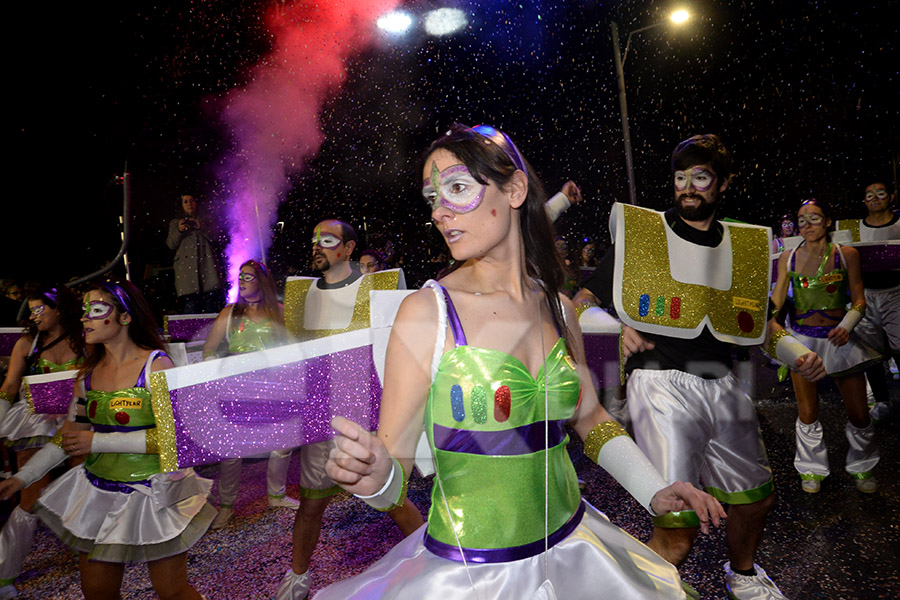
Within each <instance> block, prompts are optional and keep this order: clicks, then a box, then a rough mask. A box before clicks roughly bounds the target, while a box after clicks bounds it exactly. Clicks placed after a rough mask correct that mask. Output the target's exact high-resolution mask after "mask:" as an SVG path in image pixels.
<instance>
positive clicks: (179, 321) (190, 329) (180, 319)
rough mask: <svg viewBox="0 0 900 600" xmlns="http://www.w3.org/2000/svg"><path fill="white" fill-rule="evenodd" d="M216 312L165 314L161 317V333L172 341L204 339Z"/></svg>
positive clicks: (216, 315)
mask: <svg viewBox="0 0 900 600" xmlns="http://www.w3.org/2000/svg"><path fill="white" fill-rule="evenodd" d="M218 316H219V315H218V314H200V315H166V316H164V317H163V333H165V334H166V335H168V336H169V339H171V340H172V341H173V342H190V341H193V340H205V339H206V336H207V335H209V330H210V329H211V328H212V324H213V321H215V320H216V317H218Z"/></svg>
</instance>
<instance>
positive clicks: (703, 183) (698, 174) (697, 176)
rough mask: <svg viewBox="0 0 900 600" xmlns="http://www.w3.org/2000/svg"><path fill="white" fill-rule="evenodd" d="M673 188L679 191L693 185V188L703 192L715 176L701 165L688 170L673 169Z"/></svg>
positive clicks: (711, 183)
mask: <svg viewBox="0 0 900 600" xmlns="http://www.w3.org/2000/svg"><path fill="white" fill-rule="evenodd" d="M674 181H675V189H676V190H678V191H679V192H681V191H684V190H686V189H688V188H689V187H691V184H693V185H694V189H695V190H697V191H698V192H705V191H706V190H708V189H709V188H711V187H712V185H713V183H715V181H716V176H715V174H714V173H713V172H712V171H709V170H708V169H704V168H702V167H696V168H694V169H691V170H690V171H675V180H674Z"/></svg>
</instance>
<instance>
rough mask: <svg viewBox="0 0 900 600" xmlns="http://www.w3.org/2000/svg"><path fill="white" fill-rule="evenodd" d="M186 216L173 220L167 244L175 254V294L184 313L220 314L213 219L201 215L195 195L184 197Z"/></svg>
mask: <svg viewBox="0 0 900 600" xmlns="http://www.w3.org/2000/svg"><path fill="white" fill-rule="evenodd" d="M181 207H182V209H183V210H184V216H183V217H181V218H176V219H172V220H171V221H169V235H168V237H167V238H166V245H167V246H168V247H169V249H170V250H174V251H175V262H174V265H173V266H174V268H175V292H176V294H177V295H178V300H179V303H180V306H179V310H180V311H181V312H182V313H184V314H193V313H211V312H218V310H219V308H221V306H222V298H221V296H222V294H221V290H220V289H219V288H220V287H221V283H220V281H219V271H218V266H217V260H218V259H217V256H216V251H215V249H214V248H213V244H212V239H213V237H214V236H213V233H212V231H213V230H212V227H213V223H212V222H211V221H210V219H209V218H207V217H205V216H201V215H200V214H199V212H198V202H197V199H196V198H195V197H194V196H191V195H188V194H185V195H183V196H181Z"/></svg>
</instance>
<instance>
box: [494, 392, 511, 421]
mask: <svg viewBox="0 0 900 600" xmlns="http://www.w3.org/2000/svg"><path fill="white" fill-rule="evenodd" d="M511 406H512V394H510V392H509V386H506V385H501V386H500V387H498V388H497V391H496V392H494V420H495V421H497V422H498V423H503V422H504V421H506V420H507V419H509V411H510V407H511Z"/></svg>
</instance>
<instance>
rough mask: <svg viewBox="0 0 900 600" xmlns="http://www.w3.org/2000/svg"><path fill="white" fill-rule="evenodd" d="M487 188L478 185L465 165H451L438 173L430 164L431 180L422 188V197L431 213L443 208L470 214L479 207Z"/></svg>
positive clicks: (427, 180) (426, 181) (432, 164)
mask: <svg viewBox="0 0 900 600" xmlns="http://www.w3.org/2000/svg"><path fill="white" fill-rule="evenodd" d="M486 191H487V186H486V185H484V184H481V183H479V182H478V181H477V180H476V179H475V177H474V176H473V175H472V174H471V173H469V169H468V168H466V166H465V165H453V166H450V167H447V168H446V169H444V170H443V171H439V170H438V167H437V163H435V162H433V163H431V178H430V179H426V180H425V182H424V184H423V186H422V195H423V196H424V197H425V201H426V202H427V203H428V205H429V206H430V207H431V212H434V211H436V210H437V209H438V208H440V207H441V206H443V207H444V208H447V209H448V210H451V211H452V212H455V213H457V214H465V213H468V212H472V211H473V210H475V209H476V208H478V207H479V206H480V205H481V201H482V200H484V194H485V192H486Z"/></svg>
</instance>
